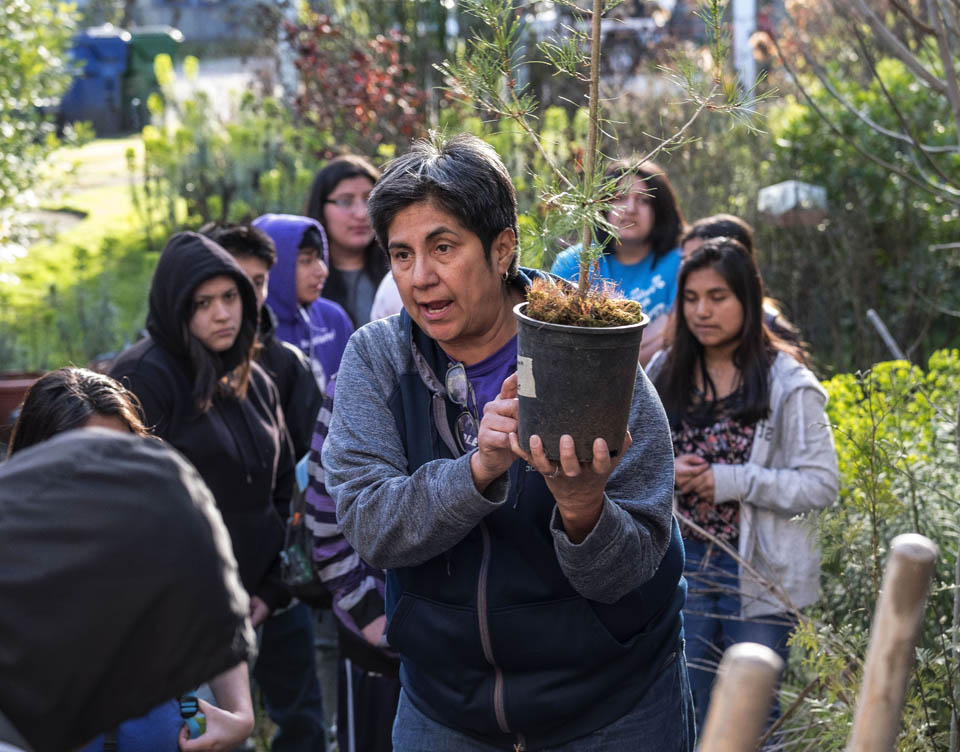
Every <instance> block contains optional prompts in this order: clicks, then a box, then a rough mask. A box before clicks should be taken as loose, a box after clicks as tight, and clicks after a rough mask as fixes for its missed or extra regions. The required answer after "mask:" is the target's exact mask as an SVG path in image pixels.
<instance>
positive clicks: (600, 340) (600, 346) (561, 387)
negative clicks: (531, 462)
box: [513, 303, 650, 462]
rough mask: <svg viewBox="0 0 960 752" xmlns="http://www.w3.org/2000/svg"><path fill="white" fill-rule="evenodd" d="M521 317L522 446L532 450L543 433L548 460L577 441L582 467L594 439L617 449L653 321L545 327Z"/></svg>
mask: <svg viewBox="0 0 960 752" xmlns="http://www.w3.org/2000/svg"><path fill="white" fill-rule="evenodd" d="M526 305H527V304H526V303H520V304H519V305H517V306H515V307H514V309H513V313H514V315H515V316H516V317H517V330H518V331H517V374H518V392H519V397H520V416H519V420H520V435H519V439H520V446H521V447H523V449H524V450H526V451H529V450H530V437H531V436H533V435H535V434H536V435H538V436H539V437H540V439H541V440H542V441H543V446H544V450H545V452H546V454H547V457H548V458H549V459H551V460H554V461H557V460H559V459H560V437H561V436H562V435H563V434H565V433H568V434H570V435H571V436H573V440H574V446H575V447H576V452H577V457H578V458H579V459H580V461H581V462H590V461H591V460H592V459H593V442H594V439H596V438H597V437H600V438H602V439H605V440H606V442H607V446H608V447H610V451H611V453H612V454H614V455H616V454H617V453H619V451H620V447H621V444H622V443H623V438H624V435H625V434H626V430H627V421H628V419H629V417H630V405H631V403H632V402H633V385H634V382H635V380H636V377H637V368H638V365H637V360H638V358H639V356H640V342H641V340H642V339H643V330H644V327H646V325H647V324H648V323H649V322H650V317H649V316H647V315H646V314H644V316H643V319H642V320H641V321H640V322H639V323H636V324H630V325H628V326H610V327H585V326H566V325H564V324H548V323H546V322H544V321H537V320H536V319H532V318H530V317H529V316H527V315H526V314H524V312H523V311H524V309H525V308H526Z"/></svg>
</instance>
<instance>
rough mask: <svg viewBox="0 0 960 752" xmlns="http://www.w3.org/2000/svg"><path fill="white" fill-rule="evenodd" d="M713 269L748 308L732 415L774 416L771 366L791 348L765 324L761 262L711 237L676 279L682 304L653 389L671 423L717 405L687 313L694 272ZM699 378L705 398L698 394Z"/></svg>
mask: <svg viewBox="0 0 960 752" xmlns="http://www.w3.org/2000/svg"><path fill="white" fill-rule="evenodd" d="M705 268H712V269H713V270H714V271H716V272H717V273H718V274H720V276H721V277H723V278H724V280H725V281H726V283H727V284H728V285H729V286H730V289H731V290H732V291H733V294H734V295H736V296H737V300H739V301H740V305H741V306H742V307H743V327H742V328H741V330H740V341H739V343H738V345H737V348H736V350H734V352H733V364H734V366H735V367H736V368H737V370H738V371H739V372H740V386H739V389H738V391H737V401H736V404H735V406H734V409H733V416H734V417H735V418H737V419H739V420H740V421H742V422H744V423H756V422H757V421H759V420H761V419H763V418H765V417H767V415H769V413H770V373H769V372H770V365H771V363H772V362H773V359H774V357H775V356H776V353H777V351H778V350H781V349H782V350H786V351H788V352H791V351H792V349H791V348H790V346H789V345H787V344H786V343H784V342H783V341H782V340H781V339H780V338H778V337H775V336H773V335H771V333H770V331H769V329H768V328H767V326H766V324H765V323H764V320H763V278H762V277H761V276H760V269H759V267H758V266H757V262H756V259H754V257H753V256H752V255H751V254H750V253H749V252H748V251H747V249H746V248H744V246H743V245H742V244H741V243H739V242H737V241H736V240H734V239H733V238H711V239H710V240H707V241H706V242H705V243H704V244H703V245H702V246H700V248H698V249H697V250H696V251H694V252H693V253H692V254H691V255H690V257H689V258H687V259H685V260H684V262H683V265H682V266H681V267H680V276H679V279H678V280H677V301H678V303H677V306H676V318H675V329H674V333H673V346H672V347H671V348H670V350H669V352H668V353H667V355H666V362H665V364H664V366H663V368H661V369H660V371H659V372H658V373H657V375H656V378H655V379H654V385H655V386H656V388H657V391H658V392H659V393H660V399H661V400H662V401H663V406H664V408H665V409H666V411H667V416H668V417H669V419H670V424H671V426H673V427H674V428H676V427H678V426H679V423H680V420H681V419H682V418H683V417H685V416H687V415H690V414H691V413H694V414H696V413H698V412H700V410H699V409H698V408H702V411H703V413H704V417H706V416H707V415H708V414H709V413H710V412H711V408H712V406H713V403H714V402H715V401H716V397H717V390H716V387H715V386H714V383H713V380H712V379H711V378H710V374H709V373H707V365H706V360H705V358H704V348H703V345H701V344H700V341H699V340H698V339H697V338H696V337H695V336H694V335H693V332H691V331H690V327H689V326H688V325H687V320H686V316H685V315H684V310H683V295H684V291H685V289H686V284H687V279H688V278H689V277H690V274H691V273H693V272H695V271H697V270H699V269H705ZM697 374H699V376H700V381H701V383H702V384H703V394H702V395H700V396H698V395H697V391H696V384H697V379H696V378H695V377H696V375H697Z"/></svg>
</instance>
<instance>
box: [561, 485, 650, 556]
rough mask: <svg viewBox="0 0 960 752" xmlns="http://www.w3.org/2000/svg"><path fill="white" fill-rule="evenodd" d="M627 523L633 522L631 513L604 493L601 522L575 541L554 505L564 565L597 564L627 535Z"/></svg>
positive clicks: (598, 520)
mask: <svg viewBox="0 0 960 752" xmlns="http://www.w3.org/2000/svg"><path fill="white" fill-rule="evenodd" d="M624 517H626V520H625V519H624ZM625 524H632V520H631V518H630V515H629V514H628V513H627V512H626V511H625V510H623V509H621V508H620V507H619V506H617V505H616V504H614V503H613V502H612V501H611V500H610V497H609V496H607V495H606V494H604V495H603V509H602V510H601V511H600V517H599V519H597V524H596V525H594V526H593V530H591V531H590V532H589V533H587V537H586V538H584V539H583V540H582V541H581V542H580V543H574V542H573V541H571V540H570V538H569V537H568V536H567V531H566V529H565V528H564V527H563V519H562V518H561V517H560V510H559V509H558V508H557V507H556V505H554V507H553V514H552V515H551V517H550V532H551V534H552V535H553V541H554V545H555V546H556V550H557V556H558V558H559V559H560V562H561V564H566V565H570V566H572V567H573V568H579V567H578V564H580V565H583V564H587V563H589V564H591V565H595V564H596V562H597V560H598V558H600V557H601V555H602V553H603V551H604V550H605V549H606V548H608V547H609V546H610V545H612V544H613V543H614V542H615V541H616V540H617V539H618V538H619V537H620V536H621V535H622V534H623V530H624V525H625Z"/></svg>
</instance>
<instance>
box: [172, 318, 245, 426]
mask: <svg viewBox="0 0 960 752" xmlns="http://www.w3.org/2000/svg"><path fill="white" fill-rule="evenodd" d="M243 305H244V306H246V305H247V303H246V301H244V303H243ZM188 311H189V312H190V316H191V317H192V315H193V307H192V306H191V307H190V308H189V309H188ZM253 321H254V323H253V324H252V325H251V324H250V323H249V322H248V321H247V320H246V316H244V320H243V323H242V325H241V331H240V332H239V333H238V334H237V340H240V339H241V338H245V339H249V340H250V343H249V345H246V344H245V345H244V347H245V350H244V355H243V360H242V361H241V362H240V365H238V366H236V367H235V368H233V369H231V370H229V371H228V372H226V373H223V360H222V358H221V356H220V353H216V352H214V351H213V350H211V349H210V348H209V347H207V346H206V345H205V344H203V342H201V341H200V340H199V339H198V338H197V337H195V336H194V335H193V334H191V332H190V318H187V320H186V321H185V322H184V323H183V344H184V347H185V348H186V353H187V357H188V358H189V360H190V368H191V371H192V372H193V398H194V400H195V402H196V406H197V410H199V411H200V412H201V413H205V412H207V411H208V410H210V408H211V407H213V398H214V397H215V396H220V397H234V398H236V399H238V400H243V399H246V397H247V387H248V386H249V385H250V372H251V371H252V370H253V361H254V360H255V359H256V358H257V356H258V355H259V350H260V345H259V343H258V342H257V341H256V339H255V335H256V327H257V322H258V321H259V319H257V318H254V320H253ZM251 331H252V334H251V333H250V332H251Z"/></svg>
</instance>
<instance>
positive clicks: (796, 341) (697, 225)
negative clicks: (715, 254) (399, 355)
mask: <svg viewBox="0 0 960 752" xmlns="http://www.w3.org/2000/svg"><path fill="white" fill-rule="evenodd" d="M710 238H733V239H734V240H736V241H739V242H740V243H741V244H742V245H743V247H744V248H746V249H747V253H749V254H750V255H751V256H753V257H754V259H755V258H756V257H757V249H756V247H755V246H754V244H753V228H752V227H751V226H750V224H749V223H748V222H747V221H746V220H743V219H740V217H737V216H736V215H733V214H713V215H711V216H709V217H704V218H703V219H698V220H697V221H696V222H694V223H693V224H692V225H691V226H690V227H689V228H688V229H687V231H686V232H685V233H684V234H683V238H682V239H681V240H680V247H681V248H682V247H683V246H685V245H686V244H687V241H690V240H709V239H710ZM763 307H764V321H765V322H766V324H767V328H768V329H769V330H770V333H771V334H772V335H774V336H775V337H779V338H780V339H781V340H783V341H784V342H785V343H788V344H790V345H791V346H792V347H793V350H792V351H791V354H792V355H793V356H794V357H795V358H796V359H797V360H799V361H800V362H801V363H803V364H804V365H807V364H808V361H809V355H808V350H809V345H808V344H807V343H806V342H804V340H803V336H802V335H801V334H800V330H799V329H797V327H796V325H795V324H794V323H793V322H792V321H790V320H789V319H788V318H787V317H786V316H785V315H784V314H783V310H782V309H783V305H782V304H781V303H780V302H779V301H778V300H776V299H775V298H771V297H769V296H767V295H765V296H764V298H763Z"/></svg>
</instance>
